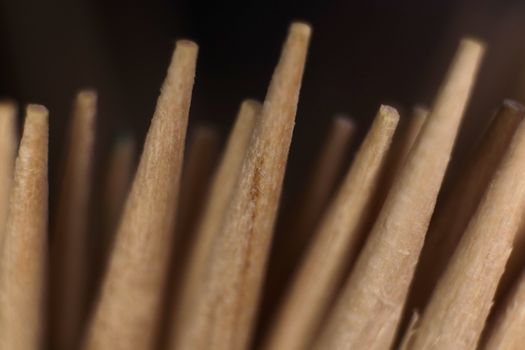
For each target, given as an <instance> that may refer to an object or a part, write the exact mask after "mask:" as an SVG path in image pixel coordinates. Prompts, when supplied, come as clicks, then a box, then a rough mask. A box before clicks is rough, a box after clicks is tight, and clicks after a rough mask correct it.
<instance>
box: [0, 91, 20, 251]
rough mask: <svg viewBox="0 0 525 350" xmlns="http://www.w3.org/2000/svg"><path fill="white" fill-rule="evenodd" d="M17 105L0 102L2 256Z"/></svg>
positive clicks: (0, 242) (11, 179)
mask: <svg viewBox="0 0 525 350" xmlns="http://www.w3.org/2000/svg"><path fill="white" fill-rule="evenodd" d="M16 112H17V111H16V105H15V104H14V103H11V102H7V101H0V255H1V252H2V250H1V247H2V241H3V237H4V230H5V224H6V220H7V212H8V210H9V195H10V193H11V184H12V183H13V172H14V168H15V157H16V148H17V133H16Z"/></svg>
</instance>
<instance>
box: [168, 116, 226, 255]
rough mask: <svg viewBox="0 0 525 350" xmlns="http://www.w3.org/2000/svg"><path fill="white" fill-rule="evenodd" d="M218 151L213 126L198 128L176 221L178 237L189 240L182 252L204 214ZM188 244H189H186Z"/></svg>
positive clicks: (186, 164)
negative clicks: (204, 202) (204, 203)
mask: <svg viewBox="0 0 525 350" xmlns="http://www.w3.org/2000/svg"><path fill="white" fill-rule="evenodd" d="M218 149H219V132H218V131H217V129H216V128H214V127H212V126H210V125H205V124H201V125H197V126H196V127H195V129H194V130H193V132H192V134H191V136H190V143H189V145H188V152H187V155H186V158H185V159H184V169H183V171H182V178H181V191H180V202H179V203H180V204H179V212H178V218H177V232H178V238H182V239H186V238H187V239H188V242H183V247H179V249H180V248H182V249H187V248H188V246H187V244H191V239H192V237H193V231H194V226H195V224H196V221H197V220H198V219H199V217H200V215H201V211H202V204H203V201H204V198H205V196H206V194H207V192H208V187H209V185H210V178H211V174H212V173H213V168H214V166H215V163H216V160H217V155H218V153H219V152H218ZM186 243H187V244H186Z"/></svg>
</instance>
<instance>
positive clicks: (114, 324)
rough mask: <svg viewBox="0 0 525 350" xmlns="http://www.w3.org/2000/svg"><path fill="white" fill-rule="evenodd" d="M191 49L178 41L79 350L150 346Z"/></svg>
mask: <svg viewBox="0 0 525 350" xmlns="http://www.w3.org/2000/svg"><path fill="white" fill-rule="evenodd" d="M197 51H198V48H197V45H196V44H194V43H193V42H190V41H187V40H179V41H177V44H176V49H175V52H174V54H173V58H172V61H171V64H170V67H169V69H168V74H167V77H166V80H165V81H164V84H163V87H162V90H161V94H160V97H159V99H158V101H157V107H156V110H155V114H154V116H153V118H152V121H151V125H150V128H149V131H148V134H147V136H146V141H145V143H144V149H143V153H142V157H141V159H140V164H139V166H138V169H137V173H136V175H135V179H134V181H133V184H132V187H131V191H130V193H129V196H128V198H127V201H126V206H125V209H124V213H123V215H122V220H121V222H120V226H119V229H118V231H117V235H116V238H115V243H114V248H113V252H112V254H111V258H110V262H109V266H108V270H107V272H106V276H105V279H104V282H103V285H102V290H101V294H100V296H99V300H98V303H97V305H96V307H95V310H94V314H93V318H92V320H91V323H90V326H89V328H88V333H87V335H86V339H85V344H84V348H85V349H92V350H95V349H115V350H119V349H125V350H134V349H144V350H146V349H151V347H152V346H153V343H154V335H155V334H156V323H157V317H158V314H159V308H160V305H161V299H162V293H163V290H164V284H165V274H166V272H167V263H168V257H169V253H170V243H171V242H172V237H171V232H173V226H174V225H173V224H174V217H175V212H176V203H177V196H178V192H179V180H180V173H181V165H182V156H183V150H184V139H185V135H186V127H187V123H188V112H189V106H190V101H191V93H192V88H193V79H194V76H195V65H196V59H197Z"/></svg>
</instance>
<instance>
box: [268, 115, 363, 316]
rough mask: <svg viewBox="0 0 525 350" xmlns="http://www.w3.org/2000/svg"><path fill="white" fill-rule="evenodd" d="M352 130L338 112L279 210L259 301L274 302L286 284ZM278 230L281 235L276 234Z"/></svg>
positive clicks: (330, 187) (336, 174) (339, 167)
mask: <svg viewBox="0 0 525 350" xmlns="http://www.w3.org/2000/svg"><path fill="white" fill-rule="evenodd" d="M354 133H355V125H354V122H353V121H352V120H351V119H349V118H348V117H346V116H343V115H338V116H336V117H334V118H333V119H332V125H331V127H330V129H329V130H328V133H327V135H326V137H325V140H324V143H323V145H322V147H321V150H320V152H319V154H318V156H317V158H316V159H315V161H314V162H313V165H312V168H311V170H309V173H308V176H307V178H306V181H305V183H304V185H303V187H302V190H301V192H300V194H299V195H298V196H297V198H295V199H294V200H293V202H292V205H291V206H290V207H288V208H287V209H286V210H285V211H284V212H283V213H282V217H283V218H284V224H283V225H282V228H279V227H278V230H277V232H278V234H277V235H276V236H275V242H274V243H273V245H272V252H271V256H270V260H269V266H268V281H267V282H266V284H267V286H266V288H265V289H266V291H265V292H266V294H265V299H264V301H263V303H266V302H268V303H271V304H273V303H275V302H276V300H278V299H279V298H280V296H281V295H280V294H281V293H282V292H283V290H284V288H286V287H287V286H288V284H289V283H288V281H289V279H290V277H291V276H292V274H293V272H294V271H295V270H296V268H297V264H298V262H299V261H300V259H301V258H302V256H303V254H304V251H305V249H306V247H307V245H308V243H309V242H310V240H311V238H312V235H313V233H314V231H315V229H316V227H317V225H318V223H319V219H320V217H321V214H322V213H323V212H324V211H325V209H326V207H327V203H328V201H329V199H330V198H331V197H332V196H333V193H334V190H335V186H336V182H337V181H338V180H339V178H340V177H341V175H342V173H343V165H344V164H345V161H346V160H347V155H348V148H349V145H350V143H351V142H352V138H353V136H354ZM280 232H282V234H279V233H280ZM267 298H268V299H267ZM267 308H268V307H267V306H266V305H264V304H263V312H265V311H268V312H271V311H272V310H266V309H267ZM269 309H271V307H270V308H269Z"/></svg>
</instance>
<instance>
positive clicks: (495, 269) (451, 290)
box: [409, 122, 525, 350]
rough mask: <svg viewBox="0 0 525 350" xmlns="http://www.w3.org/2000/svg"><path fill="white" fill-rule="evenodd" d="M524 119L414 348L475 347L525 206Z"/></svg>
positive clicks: (442, 281)
mask: <svg viewBox="0 0 525 350" xmlns="http://www.w3.org/2000/svg"><path fill="white" fill-rule="evenodd" d="M524 173H525V122H521V123H520V126H519V128H518V129H517V130H516V134H515V135H514V137H513V139H512V141H511V144H510V146H509V149H508V151H507V152H506V154H505V156H504V158H503V159H502V161H501V163H500V165H499V167H498V169H497V171H496V172H495V174H494V176H493V178H492V180H491V183H490V185H489V186H488V188H487V190H486V192H485V194H484V196H483V199H482V200H481V202H480V204H479V206H478V208H477V210H476V212H475V214H474V215H473V216H472V218H471V220H470V222H469V224H468V226H467V228H466V230H465V233H464V234H463V237H462V238H461V240H460V242H459V244H458V246H457V248H456V250H455V252H454V254H453V256H452V257H451V259H450V262H449V263H448V265H447V268H446V270H445V271H444V273H443V275H442V276H441V278H440V279H439V282H438V283H437V285H436V288H435V289H434V291H433V293H432V297H431V299H430V301H429V304H428V305H427V307H426V309H425V311H424V313H423V315H422V317H421V321H420V324H419V327H418V329H417V331H416V333H415V336H414V338H415V339H414V340H413V341H412V342H411V343H412V345H411V346H410V347H409V349H458V350H461V349H476V346H477V343H478V340H479V337H480V335H481V332H482V330H483V328H484V326H485V321H486V318H487V316H488V313H489V311H490V308H491V306H492V302H493V301H492V300H493V298H494V294H495V292H496V288H497V285H498V282H499V280H500V278H501V276H502V274H503V271H504V269H505V264H506V262H507V259H508V257H509V255H510V252H511V250H512V244H513V241H514V237H515V235H516V233H517V231H518V228H519V225H520V223H521V218H522V216H523V212H524V210H525V177H523V174H524Z"/></svg>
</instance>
